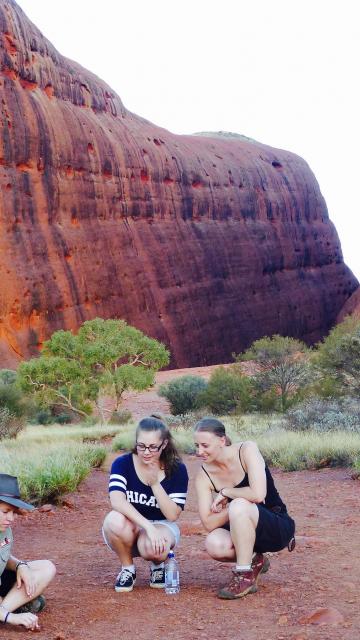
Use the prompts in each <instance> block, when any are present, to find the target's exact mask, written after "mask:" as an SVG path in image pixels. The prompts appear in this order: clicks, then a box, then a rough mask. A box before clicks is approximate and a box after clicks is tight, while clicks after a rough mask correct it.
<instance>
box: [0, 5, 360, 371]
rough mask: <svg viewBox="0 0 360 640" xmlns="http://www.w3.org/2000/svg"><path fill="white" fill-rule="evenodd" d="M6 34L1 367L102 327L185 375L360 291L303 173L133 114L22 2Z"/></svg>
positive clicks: (0, 13) (315, 323)
mask: <svg viewBox="0 0 360 640" xmlns="http://www.w3.org/2000/svg"><path fill="white" fill-rule="evenodd" d="M0 31H1V34H0V47H1V48H0V56H1V73H0V94H1V96H0V98H1V140H0V277H1V289H0V366H9V365H13V364H14V362H16V360H18V359H20V358H23V357H28V356H29V355H32V354H35V353H37V352H38V349H39V347H40V346H41V344H42V342H43V340H44V339H46V338H47V337H48V336H49V335H50V334H51V333H52V332H53V331H54V330H56V329H59V328H71V329H76V328H77V327H78V326H79V324H80V323H82V322H83V321H84V320H85V319H89V318H93V317H95V316H100V317H103V318H110V317H121V318H124V319H126V320H127V321H128V322H130V323H131V324H133V325H135V326H136V327H138V328H139V329H141V330H143V331H145V332H146V333H147V334H148V335H151V336H153V337H155V338H158V339H160V340H162V341H164V342H165V343H166V344H167V345H169V347H170V349H171V352H172V365H173V366H177V367H182V366H191V365H204V364H211V363H216V362H224V361H227V360H230V359H231V353H232V352H234V351H236V352H239V351H240V350H241V349H243V348H245V347H246V346H248V345H249V343H251V342H252V341H253V340H254V339H255V338H257V337H260V336H262V335H264V334H273V333H281V334H286V335H292V336H296V337H299V338H302V339H304V340H306V341H307V342H312V341H314V340H318V339H319V338H320V337H321V336H322V335H323V334H324V333H325V332H326V331H327V330H328V328H329V327H330V326H331V325H332V324H333V323H334V321H335V319H336V316H337V314H338V313H339V311H340V309H341V307H342V306H343V304H344V302H345V301H346V299H347V298H348V297H349V296H350V295H351V293H352V292H353V291H354V289H355V288H356V287H357V282H356V280H355V279H354V277H353V276H352V274H351V272H350V271H349V270H348V268H347V267H346V266H345V265H344V263H343V260H342V254H341V249H340V244H339V239H338V237H337V234H336V230H335V229H334V226H333V225H332V223H331V222H330V221H329V218H328V214H327V210H326V205H325V202H324V200H323V198H322V196H321V193H320V190H319V187H318V184H317V182H316V180H315V178H314V176H313V174H312V173H311V171H310V169H309V167H308V166H307V164H306V163H305V162H304V160H302V159H301V158H299V157H298V156H296V155H294V154H292V153H289V152H286V151H279V150H276V149H272V148H270V147H268V146H266V145H263V144H260V143H256V142H254V141H251V140H249V139H246V138H243V137H241V136H240V137H237V136H231V135H227V136H221V135H220V136H214V137H212V136H211V135H209V134H207V135H205V136H177V135H173V134H171V133H169V132H168V131H166V130H164V129H161V128H159V127H157V126H155V125H153V124H151V123H150V122H147V121H146V120H144V119H142V118H141V117H138V116H136V115H134V114H132V113H130V112H129V111H127V110H126V109H125V107H124V105H123V104H122V102H121V100H120V99H119V97H118V96H117V95H116V94H115V93H114V92H113V91H112V90H111V88H110V87H108V86H107V85H106V84H105V83H103V82H102V81H101V80H99V79H98V78H97V77H96V76H94V75H92V74H91V73H90V72H88V71H86V70H84V69H83V68H81V67H80V66H79V65H77V64H76V63H74V62H72V61H69V60H67V59H66V58H64V57H62V56H61V55H60V54H59V53H58V52H57V51H56V50H55V49H54V47H53V46H52V45H51V43H50V42H48V41H47V40H46V39H45V38H44V37H43V36H42V34H41V33H40V32H39V31H38V29H36V27H35V26H34V25H33V24H32V23H31V22H30V21H29V20H28V19H27V18H26V16H25V15H24V13H23V12H22V10H21V9H20V8H19V7H18V6H17V5H16V3H15V2H13V1H12V0H0Z"/></svg>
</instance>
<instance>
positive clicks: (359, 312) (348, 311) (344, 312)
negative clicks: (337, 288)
mask: <svg viewBox="0 0 360 640" xmlns="http://www.w3.org/2000/svg"><path fill="white" fill-rule="evenodd" d="M346 316H356V317H357V318H360V287H358V288H357V289H356V291H354V293H353V294H352V296H350V298H349V299H348V300H347V301H346V302H345V304H344V306H343V308H342V309H341V311H340V313H339V315H338V317H337V319H336V321H337V322H342V321H343V320H345V318H346Z"/></svg>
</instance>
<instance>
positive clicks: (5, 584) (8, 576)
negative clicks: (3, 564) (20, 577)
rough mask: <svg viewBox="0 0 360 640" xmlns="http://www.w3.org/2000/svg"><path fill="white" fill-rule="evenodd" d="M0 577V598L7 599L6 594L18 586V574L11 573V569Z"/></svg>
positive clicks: (6, 570)
mask: <svg viewBox="0 0 360 640" xmlns="http://www.w3.org/2000/svg"><path fill="white" fill-rule="evenodd" d="M0 577H1V584H0V597H1V598H5V596H6V594H7V593H9V591H10V589H11V587H13V586H14V584H16V573H15V571H10V569H5V570H4V571H3V573H2V574H1V576H0Z"/></svg>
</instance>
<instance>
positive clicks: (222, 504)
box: [210, 493, 229, 513]
mask: <svg viewBox="0 0 360 640" xmlns="http://www.w3.org/2000/svg"><path fill="white" fill-rule="evenodd" d="M228 501H229V499H228V498H226V497H225V496H223V495H222V494H221V493H218V494H217V496H216V498H215V499H214V501H213V503H212V505H211V508H210V510H211V511H212V513H220V511H222V510H223V509H225V508H226V505H227V503H228Z"/></svg>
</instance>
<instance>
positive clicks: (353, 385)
mask: <svg viewBox="0 0 360 640" xmlns="http://www.w3.org/2000/svg"><path fill="white" fill-rule="evenodd" d="M313 362H314V365H315V367H317V368H318V369H319V370H320V371H321V372H322V373H323V374H324V375H326V376H328V377H332V378H333V380H334V381H335V383H336V385H337V386H338V387H339V388H340V389H342V390H343V392H345V393H346V394H353V395H354V396H355V397H359V393H360V319H359V318H357V317H355V316H348V317H347V318H345V320H344V321H343V322H342V323H341V324H337V325H336V326H335V327H334V328H333V329H332V330H331V331H330V333H329V335H328V336H327V337H326V338H324V341H323V342H322V343H320V344H318V345H317V350H316V352H315V354H314V357H313Z"/></svg>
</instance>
